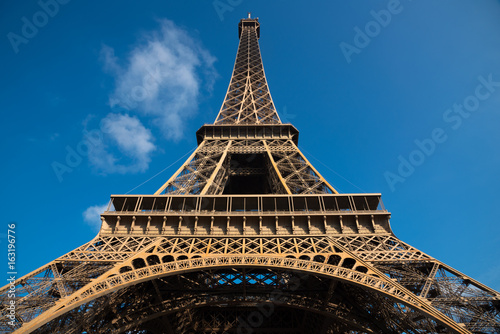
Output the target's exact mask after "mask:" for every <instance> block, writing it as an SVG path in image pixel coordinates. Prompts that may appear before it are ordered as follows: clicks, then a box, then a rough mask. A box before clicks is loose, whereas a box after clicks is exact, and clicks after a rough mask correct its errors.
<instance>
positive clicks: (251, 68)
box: [215, 13, 281, 125]
mask: <svg viewBox="0 0 500 334" xmlns="http://www.w3.org/2000/svg"><path fill="white" fill-rule="evenodd" d="M238 32H239V39H240V43H239V46H238V53H237V54H236V61H235V63H234V69H233V75H232V77H231V82H230V83H229V88H228V90H227V93H226V97H225V99H224V102H223V103H222V107H221V109H220V111H219V114H218V115H217V119H216V120H215V124H217V125H222V124H223V125H233V124H234V125H255V124H281V121H280V118H279V116H278V113H277V112H276V108H275V107H274V103H273V100H272V98H271V93H270V92H269V87H268V86H267V81H266V75H265V74H264V66H263V65H262V57H261V54H260V48H259V38H260V23H259V19H258V18H251V15H250V13H249V15H248V18H245V19H241V20H240V23H239V24H238Z"/></svg>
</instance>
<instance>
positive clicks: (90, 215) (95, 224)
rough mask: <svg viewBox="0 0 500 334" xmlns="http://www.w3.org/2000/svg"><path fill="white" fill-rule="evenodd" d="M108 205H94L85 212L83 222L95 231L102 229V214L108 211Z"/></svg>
mask: <svg viewBox="0 0 500 334" xmlns="http://www.w3.org/2000/svg"><path fill="white" fill-rule="evenodd" d="M107 207H108V205H107V204H103V205H94V206H91V207H89V208H87V210H85V211H84V212H83V214H82V215H83V220H84V221H85V222H86V223H87V224H89V225H90V227H92V229H93V230H94V231H99V229H100V228H101V213H103V212H104V211H105V210H106V209H107Z"/></svg>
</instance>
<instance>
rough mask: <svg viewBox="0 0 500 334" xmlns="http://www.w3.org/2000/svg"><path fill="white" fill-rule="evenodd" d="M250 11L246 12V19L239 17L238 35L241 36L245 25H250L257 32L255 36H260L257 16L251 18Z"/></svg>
mask: <svg viewBox="0 0 500 334" xmlns="http://www.w3.org/2000/svg"><path fill="white" fill-rule="evenodd" d="M250 16H251V15H250V13H248V18H246V19H241V20H240V23H239V24H238V37H239V38H241V33H242V32H243V30H244V28H245V27H251V28H254V29H255V31H256V32H257V38H260V23H259V18H258V17H257V18H253V19H252V18H251V17H250Z"/></svg>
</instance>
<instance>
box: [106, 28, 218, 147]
mask: <svg viewBox="0 0 500 334" xmlns="http://www.w3.org/2000/svg"><path fill="white" fill-rule="evenodd" d="M101 55H102V60H103V62H104V67H105V70H106V71H107V72H109V73H110V74H111V75H113V77H114V79H115V90H114V91H113V93H112V94H111V95H110V105H111V106H112V107H121V108H124V109H126V110H128V111H136V112H138V113H139V114H141V115H147V116H150V117H152V118H153V124H155V125H156V126H158V127H160V129H161V130H162V132H163V133H164V134H165V136H166V138H167V139H173V140H179V139H181V138H182V137H183V135H184V128H185V122H186V120H187V119H188V118H189V117H192V116H193V115H194V114H195V113H196V111H197V109H198V103H199V97H200V90H201V88H202V87H204V88H205V89H208V90H210V89H211V87H212V85H213V83H214V81H215V77H216V71H215V69H214V67H213V63H214V62H215V58H214V57H213V56H212V55H211V54H210V52H208V51H207V50H206V49H205V48H204V47H203V46H202V45H201V43H199V42H198V41H196V40H195V39H194V38H192V37H191V36H190V35H189V34H188V32H186V31H185V30H183V29H181V28H179V27H178V26H176V25H175V24H174V23H173V22H172V21H169V20H166V19H164V20H161V21H160V29H159V30H157V31H153V32H150V33H147V34H144V36H142V38H141V42H140V44H139V45H138V46H137V47H135V48H134V49H133V50H132V51H131V52H130V54H129V55H128V56H127V57H126V59H125V60H124V61H120V59H119V58H118V57H117V56H116V55H115V52H114V49H113V48H111V47H109V46H103V48H102V52H101Z"/></svg>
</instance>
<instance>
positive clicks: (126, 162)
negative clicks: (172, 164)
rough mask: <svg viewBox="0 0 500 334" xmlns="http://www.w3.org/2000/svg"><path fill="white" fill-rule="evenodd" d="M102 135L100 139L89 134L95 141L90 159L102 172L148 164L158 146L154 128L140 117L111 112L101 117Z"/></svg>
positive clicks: (126, 170) (135, 169)
mask: <svg viewBox="0 0 500 334" xmlns="http://www.w3.org/2000/svg"><path fill="white" fill-rule="evenodd" d="M100 135H101V137H100V140H93V139H92V138H89V142H92V143H93V145H89V152H88V153H89V161H90V163H91V164H92V165H93V166H94V167H96V168H97V169H99V170H100V171H101V172H104V173H120V174H125V173H136V172H143V171H145V170H146V169H147V168H148V166H149V163H150V161H151V154H152V152H153V151H154V150H156V146H155V145H154V144H153V136H152V135H151V131H149V130H148V129H146V128H145V127H144V125H142V123H141V121H140V120H139V119H138V118H137V117H133V116H129V115H126V114H125V115H123V114H114V113H111V114H108V115H107V116H106V117H105V118H104V119H102V120H101V132H100ZM116 149H117V150H116ZM116 151H118V152H116Z"/></svg>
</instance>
